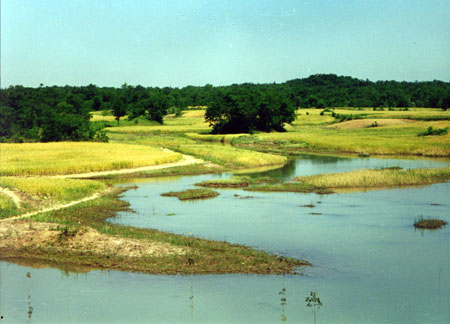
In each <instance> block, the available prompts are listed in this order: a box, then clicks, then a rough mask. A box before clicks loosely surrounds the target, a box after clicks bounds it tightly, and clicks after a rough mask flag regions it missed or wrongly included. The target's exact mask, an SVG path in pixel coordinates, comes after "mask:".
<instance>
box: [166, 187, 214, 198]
mask: <svg viewBox="0 0 450 324" xmlns="http://www.w3.org/2000/svg"><path fill="white" fill-rule="evenodd" d="M161 196H163V197H177V198H178V199H180V200H197V199H208V198H214V197H217V196H219V193H218V192H217V191H214V190H210V189H187V190H184V191H171V192H166V193H162V194H161Z"/></svg>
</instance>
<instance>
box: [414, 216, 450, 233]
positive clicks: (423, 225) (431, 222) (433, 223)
mask: <svg viewBox="0 0 450 324" xmlns="http://www.w3.org/2000/svg"><path fill="white" fill-rule="evenodd" d="M447 224H448V223H447V222H446V221H443V220H440V219H434V218H427V219H425V218H423V216H420V217H419V219H417V220H415V221H414V227H415V228H419V229H430V230H435V229H439V228H441V227H443V226H445V225H447Z"/></svg>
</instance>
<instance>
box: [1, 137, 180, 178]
mask: <svg viewBox="0 0 450 324" xmlns="http://www.w3.org/2000/svg"><path fill="white" fill-rule="evenodd" d="M0 146H1V152H2V154H1V163H0V173H1V174H2V175H8V176H25V175H56V174H73V173H85V172H93V171H107V170H118V169H125V168H135V167H141V166H151V165H157V164H162V163H170V162H175V161H177V160H179V159H181V155H180V154H177V153H172V152H165V151H162V150H160V149H158V148H155V147H149V146H144V145H129V144H113V143H92V142H76V143H75V142H58V143H23V144H0Z"/></svg>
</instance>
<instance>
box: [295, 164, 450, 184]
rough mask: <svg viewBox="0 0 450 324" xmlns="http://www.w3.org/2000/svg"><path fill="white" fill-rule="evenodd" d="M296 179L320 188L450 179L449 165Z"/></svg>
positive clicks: (360, 171)
mask: <svg viewBox="0 0 450 324" xmlns="http://www.w3.org/2000/svg"><path fill="white" fill-rule="evenodd" d="M295 180H296V181H299V182H302V183H304V184H307V185H313V186H316V187H322V188H358V187H391V186H407V185H421V184H431V183H436V182H446V181H450V167H445V168H435V169H411V170H401V169H400V170H397V169H381V170H357V171H351V172H345V173H333V174H321V175H314V176H304V177H297V178H296V179H295Z"/></svg>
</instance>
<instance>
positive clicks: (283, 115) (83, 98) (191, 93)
mask: <svg viewBox="0 0 450 324" xmlns="http://www.w3.org/2000/svg"><path fill="white" fill-rule="evenodd" d="M449 104H450V82H443V81H430V82H397V81H377V82H372V81H369V80H359V79H356V78H352V77H345V76H337V75H334V74H318V75H313V76H310V77H308V78H304V79H295V80H291V81H287V82H284V83H278V84H277V83H271V84H252V83H244V84H239V85H237V84H233V85H230V86H218V87H215V86H212V85H205V86H202V87H196V86H187V87H184V88H170V87H165V88H154V87H153V88H149V87H143V86H140V85H137V86H131V85H127V84H124V85H122V86H121V87H120V88H113V87H97V86H95V85H93V84H90V85H88V86H82V87H75V86H63V87H61V86H44V85H41V86H40V87H38V88H29V87H23V86H11V87H9V88H6V89H0V105H1V106H0V139H1V140H2V141H12V142H20V141H44V142H45V141H60V140H75V141H80V140H97V141H102V140H106V136H105V135H104V132H102V131H101V125H96V124H95V123H91V122H90V121H89V119H90V114H89V112H90V111H98V110H111V111H112V112H113V114H114V116H116V119H117V121H119V119H120V117H123V116H125V115H128V118H129V119H134V118H137V117H139V116H145V117H146V118H147V119H149V120H154V121H157V122H159V123H162V122H163V117H164V115H166V114H167V113H179V112H180V111H182V110H183V109H186V108H187V107H192V106H207V107H208V109H207V112H206V120H207V121H209V122H210V124H211V126H212V127H213V128H212V130H213V132H215V133H229V132H231V133H233V132H251V131H254V130H260V131H272V130H276V131H282V130H283V124H284V123H289V122H291V121H292V120H293V118H294V110H295V108H296V107H317V108H323V107H432V108H437V107H439V108H442V109H445V110H446V109H447V108H448V107H449Z"/></svg>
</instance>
